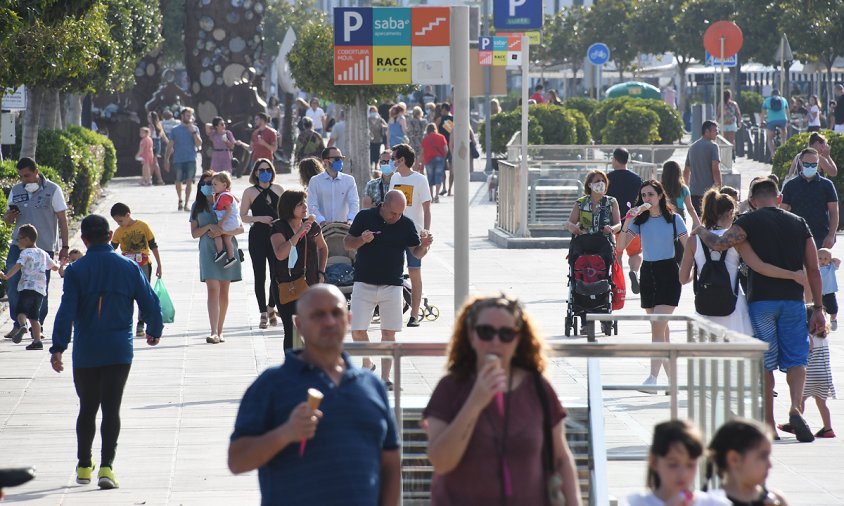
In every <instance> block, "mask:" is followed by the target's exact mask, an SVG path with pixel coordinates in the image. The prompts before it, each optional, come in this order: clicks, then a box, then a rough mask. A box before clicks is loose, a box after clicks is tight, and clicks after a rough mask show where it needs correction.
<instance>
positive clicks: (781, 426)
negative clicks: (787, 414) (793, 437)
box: [777, 423, 794, 434]
mask: <svg viewBox="0 0 844 506" xmlns="http://www.w3.org/2000/svg"><path fill="white" fill-rule="evenodd" d="M777 428H778V429H779V430H781V431H783V432H788V433H789V434H794V427H792V426H791V424H790V423H780V424H777Z"/></svg>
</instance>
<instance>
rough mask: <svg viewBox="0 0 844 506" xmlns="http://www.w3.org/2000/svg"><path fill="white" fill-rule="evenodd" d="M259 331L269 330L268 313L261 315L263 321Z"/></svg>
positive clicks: (259, 324)
mask: <svg viewBox="0 0 844 506" xmlns="http://www.w3.org/2000/svg"><path fill="white" fill-rule="evenodd" d="M258 328H259V329H265V328H267V313H261V321H260V323H258Z"/></svg>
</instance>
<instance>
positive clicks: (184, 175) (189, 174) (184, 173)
mask: <svg viewBox="0 0 844 506" xmlns="http://www.w3.org/2000/svg"><path fill="white" fill-rule="evenodd" d="M173 171H174V176H175V178H176V181H178V182H180V183H187V182H188V181H190V182H193V180H194V179H195V178H196V161H193V162H178V163H174V164H173Z"/></svg>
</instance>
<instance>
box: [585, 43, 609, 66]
mask: <svg viewBox="0 0 844 506" xmlns="http://www.w3.org/2000/svg"><path fill="white" fill-rule="evenodd" d="M586 57H587V58H589V63H591V64H592V65H603V64H605V63H607V62H608V61H609V59H610V48H609V47H607V45H606V44H604V43H603V42H596V43H594V44H592V45H591V46H589V49H588V50H587V51H586Z"/></svg>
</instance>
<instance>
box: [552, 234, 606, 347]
mask: <svg viewBox="0 0 844 506" xmlns="http://www.w3.org/2000/svg"><path fill="white" fill-rule="evenodd" d="M614 250H615V248H614V247H613V244H612V242H611V241H610V239H609V238H608V237H606V236H605V235H603V234H583V235H579V236H575V237H572V239H571V244H570V245H569V255H568V262H569V274H568V288H569V297H568V305H567V308H566V332H565V335H566V336H570V335H571V332H572V329H575V332H576V331H577V319H578V318H580V323H581V325H582V326H585V325H587V324H589V325H594V322H588V323H587V322H586V321H585V318H584V317H585V316H586V314H587V313H599V314H609V313H612V297H613V282H612V268H613V260H614V258H615V251H614ZM601 330H602V331H603V333H604V335H607V336H609V335H612V334H613V333H615V334H616V335H618V322H614V321H606V322H601Z"/></svg>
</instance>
